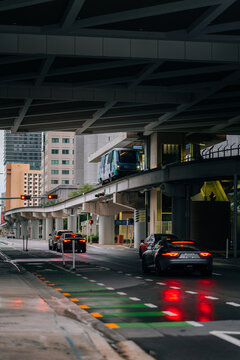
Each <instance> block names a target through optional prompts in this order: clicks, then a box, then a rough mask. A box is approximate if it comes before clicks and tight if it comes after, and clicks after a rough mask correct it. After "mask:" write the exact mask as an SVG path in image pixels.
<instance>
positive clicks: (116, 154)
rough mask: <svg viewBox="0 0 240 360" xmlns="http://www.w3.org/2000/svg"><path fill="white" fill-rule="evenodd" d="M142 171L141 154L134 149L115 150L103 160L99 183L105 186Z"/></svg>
mask: <svg viewBox="0 0 240 360" xmlns="http://www.w3.org/2000/svg"><path fill="white" fill-rule="evenodd" d="M139 171H140V156H139V152H138V151H137V150H134V149H124V148H117V149H113V150H111V151H109V152H107V153H106V154H104V155H103V156H102V158H101V163H100V167H99V174H98V183H99V184H103V183H105V182H108V181H112V180H114V179H117V178H119V177H122V176H126V175H130V174H132V173H136V172H139Z"/></svg>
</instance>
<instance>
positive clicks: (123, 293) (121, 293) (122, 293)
mask: <svg viewBox="0 0 240 360" xmlns="http://www.w3.org/2000/svg"><path fill="white" fill-rule="evenodd" d="M117 294H118V295H127V294H126V293H125V292H122V291H118V292H117Z"/></svg>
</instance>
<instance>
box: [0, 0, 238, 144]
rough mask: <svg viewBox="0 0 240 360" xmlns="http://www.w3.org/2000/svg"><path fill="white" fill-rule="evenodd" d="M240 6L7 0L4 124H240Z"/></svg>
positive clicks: (1, 55) (16, 127)
mask: <svg viewBox="0 0 240 360" xmlns="http://www.w3.org/2000/svg"><path fill="white" fill-rule="evenodd" d="M239 14H240V2H239V1H238V0H181V1H174V0H171V1H169V0H145V1H139V0H131V1H126V0H121V1H108V0H101V1H99V0H71V1H67V0H10V1H6V0H4V1H1V2H0V64H1V70H0V129H8V130H9V129H10V130H11V131H12V132H28V131H42V130H45V131H47V130H55V129H57V130H69V131H76V132H77V134H93V133H106V132H117V131H122V129H124V130H125V131H131V132H136V133H140V134H144V135H150V134H151V133H153V132H162V133H172V132H179V133H182V134H183V135H184V136H186V137H187V138H188V139H189V141H193V140H194V138H196V134H200V139H208V138H211V137H212V136H213V135H214V134H216V133H219V134H225V133H227V134H239V131H240V123H239V119H240V115H239V109H240V105H239V104H240V101H239V100H240V86H239V79H240V44H239V34H240V32H239V31H240V19H239ZM197 138H198V139H199V137H198V136H197Z"/></svg>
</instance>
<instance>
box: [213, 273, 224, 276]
mask: <svg viewBox="0 0 240 360" xmlns="http://www.w3.org/2000/svg"><path fill="white" fill-rule="evenodd" d="M212 274H213V275H217V276H222V274H219V273H212Z"/></svg>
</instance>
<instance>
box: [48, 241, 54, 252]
mask: <svg viewBox="0 0 240 360" xmlns="http://www.w3.org/2000/svg"><path fill="white" fill-rule="evenodd" d="M48 249H49V250H52V249H53V247H52V245H50V242H48Z"/></svg>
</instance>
